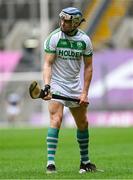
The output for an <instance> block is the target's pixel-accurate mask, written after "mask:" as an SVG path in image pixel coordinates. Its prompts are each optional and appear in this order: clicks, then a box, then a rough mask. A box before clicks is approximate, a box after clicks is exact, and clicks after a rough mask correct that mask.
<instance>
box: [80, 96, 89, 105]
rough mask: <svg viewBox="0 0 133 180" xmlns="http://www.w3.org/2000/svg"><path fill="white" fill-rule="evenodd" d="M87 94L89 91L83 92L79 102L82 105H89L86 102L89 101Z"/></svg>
mask: <svg viewBox="0 0 133 180" xmlns="http://www.w3.org/2000/svg"><path fill="white" fill-rule="evenodd" d="M87 95H88V94H87V93H81V95H80V102H79V104H80V105H87V103H86V102H88V98H87Z"/></svg>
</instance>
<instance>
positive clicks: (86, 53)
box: [83, 36, 93, 56]
mask: <svg viewBox="0 0 133 180" xmlns="http://www.w3.org/2000/svg"><path fill="white" fill-rule="evenodd" d="M85 43H86V49H85V50H84V52H83V56H92V55H93V47H92V43H91V40H90V38H89V37H88V36H86V38H85Z"/></svg>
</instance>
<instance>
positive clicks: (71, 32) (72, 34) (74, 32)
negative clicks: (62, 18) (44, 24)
mask: <svg viewBox="0 0 133 180" xmlns="http://www.w3.org/2000/svg"><path fill="white" fill-rule="evenodd" d="M62 32H64V33H65V34H66V35H68V36H74V35H75V34H76V33H77V32H78V29H77V28H76V29H73V30H71V31H69V32H65V31H62Z"/></svg>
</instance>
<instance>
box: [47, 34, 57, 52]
mask: <svg viewBox="0 0 133 180" xmlns="http://www.w3.org/2000/svg"><path fill="white" fill-rule="evenodd" d="M44 51H45V52H47V53H56V37H55V36H52V35H49V36H48V37H47V38H46V40H45V41H44Z"/></svg>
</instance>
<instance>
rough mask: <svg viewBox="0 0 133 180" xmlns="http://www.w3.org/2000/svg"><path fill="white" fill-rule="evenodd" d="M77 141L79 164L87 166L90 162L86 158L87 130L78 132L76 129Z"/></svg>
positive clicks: (87, 157)
mask: <svg viewBox="0 0 133 180" xmlns="http://www.w3.org/2000/svg"><path fill="white" fill-rule="evenodd" d="M77 141H78V143H79V148H80V157H81V162H83V163H84V164H87V163H88V162H90V160H89V156H88V144H89V132H88V129H86V130H84V131H80V130H79V129H77Z"/></svg>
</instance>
